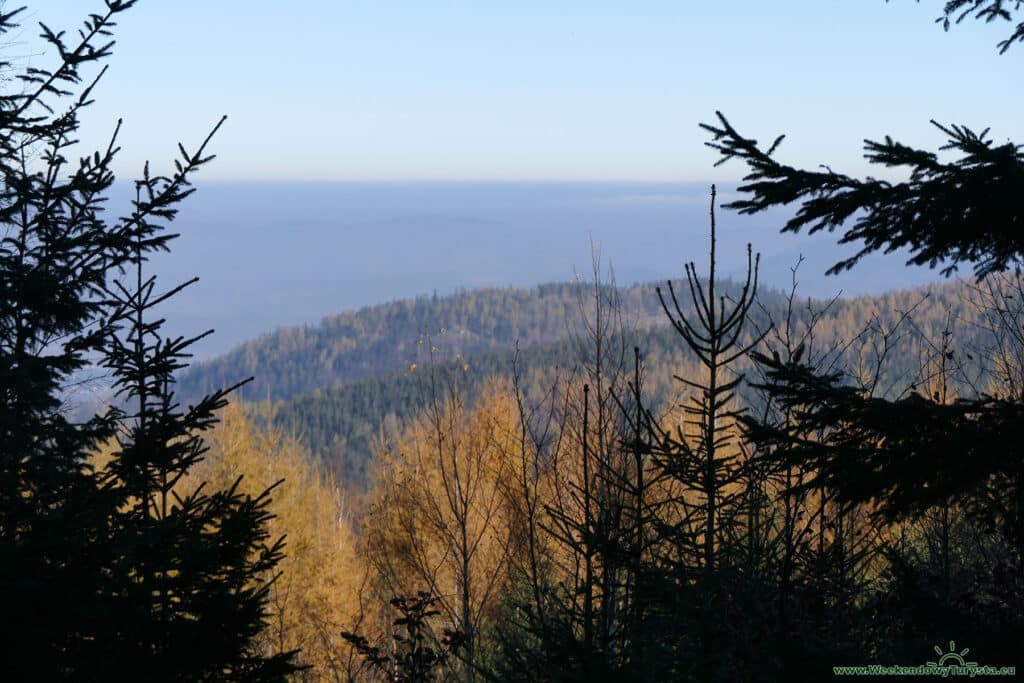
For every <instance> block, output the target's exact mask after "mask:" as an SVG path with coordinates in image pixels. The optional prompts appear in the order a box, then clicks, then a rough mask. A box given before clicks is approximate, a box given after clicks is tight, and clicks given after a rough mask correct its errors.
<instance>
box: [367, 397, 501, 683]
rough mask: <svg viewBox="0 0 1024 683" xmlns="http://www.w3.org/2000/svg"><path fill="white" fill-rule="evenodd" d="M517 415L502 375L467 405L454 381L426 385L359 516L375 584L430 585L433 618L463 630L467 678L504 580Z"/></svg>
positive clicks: (395, 587)
mask: <svg viewBox="0 0 1024 683" xmlns="http://www.w3.org/2000/svg"><path fill="white" fill-rule="evenodd" d="M517 419H518V413H517V412H516V407H515V403H514V401H513V399H512V396H511V395H510V392H509V391H508V389H507V387H505V386H503V385H502V383H501V382H498V381H490V382H488V383H487V385H486V387H485V389H484V391H483V395H482V397H481V398H480V399H479V400H478V401H477V402H476V405H475V407H474V408H473V409H472V410H470V409H468V408H467V407H466V405H465V403H464V402H463V398H462V396H461V395H460V393H459V391H458V389H457V387H454V386H448V387H445V388H444V389H438V390H436V391H434V392H433V396H432V401H431V403H430V405H429V407H428V408H427V409H426V410H425V411H423V412H422V413H420V414H419V415H418V416H417V417H416V418H415V419H413V420H412V421H411V422H410V423H409V425H408V426H407V427H406V429H405V430H404V432H403V434H402V435H401V437H400V438H399V439H398V441H397V443H396V444H395V445H394V446H393V447H392V448H390V449H389V450H388V451H386V452H385V453H382V454H381V455H380V461H379V465H378V467H379V469H378V478H377V484H376V487H375V490H374V493H373V497H372V504H371V505H370V508H369V511H368V513H367V517H366V520H365V523H364V533H365V544H366V552H367V556H368V561H369V563H370V565H371V566H372V567H373V568H374V569H375V571H376V573H377V576H378V577H379V580H380V581H381V582H382V583H383V584H384V586H383V589H384V590H385V591H386V592H390V594H391V595H395V594H402V593H406V594H408V593H412V592H415V591H417V590H426V591H429V592H430V593H431V594H433V595H434V596H436V597H437V598H439V602H438V605H437V607H438V609H440V611H441V617H442V619H443V620H444V621H445V622H446V623H447V625H449V626H451V627H454V628H456V629H458V630H459V631H460V632H461V633H462V634H463V635H464V636H465V647H464V648H463V650H462V651H461V657H462V659H463V666H462V667H461V672H460V673H461V677H462V678H463V679H464V680H467V681H472V680H474V678H475V677H476V673H477V672H476V670H477V667H478V666H479V664H480V662H479V661H478V658H479V657H480V652H479V650H480V647H481V643H482V640H483V639H484V638H485V634H486V631H487V630H488V627H489V626H490V625H491V624H493V623H494V619H495V617H496V616H497V609H498V600H499V597H500V592H501V588H502V587H503V585H504V584H505V581H506V580H507V566H508V556H509V548H510V547H511V544H510V538H509V537H510V520H509V514H508V512H509V508H508V505H507V504H506V498H505V496H506V492H507V486H506V484H507V480H508V478H509V476H510V472H511V469H510V468H511V462H510V459H509V454H511V453H513V452H515V448H514V447H513V443H512V440H513V439H515V438H516V437H515V434H516V423H517ZM382 597H384V598H387V597H390V595H385V596H382Z"/></svg>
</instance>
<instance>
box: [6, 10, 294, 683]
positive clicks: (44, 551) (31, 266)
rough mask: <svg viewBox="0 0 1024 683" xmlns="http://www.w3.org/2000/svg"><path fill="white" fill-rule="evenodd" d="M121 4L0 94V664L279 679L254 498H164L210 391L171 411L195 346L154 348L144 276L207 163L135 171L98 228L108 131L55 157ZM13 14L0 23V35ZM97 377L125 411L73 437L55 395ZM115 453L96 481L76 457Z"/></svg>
mask: <svg viewBox="0 0 1024 683" xmlns="http://www.w3.org/2000/svg"><path fill="white" fill-rule="evenodd" d="M134 4H135V2H134V0H106V2H105V3H104V7H103V10H102V12H101V13H99V14H93V15H90V16H89V18H88V19H87V20H86V21H85V23H84V25H83V28H82V29H81V30H80V31H79V32H78V39H77V41H75V42H74V43H68V42H66V40H65V36H64V33H62V32H54V31H52V30H50V29H49V28H48V27H46V26H42V38H43V39H44V40H45V41H46V42H47V44H48V45H49V46H50V47H51V48H52V51H53V52H54V53H55V54H56V58H57V65H56V66H55V67H54V68H52V69H46V68H37V67H28V68H26V69H25V70H24V71H22V72H20V73H18V72H17V71H15V73H18V77H17V80H16V81H15V87H14V88H12V89H11V90H9V91H6V92H4V93H2V94H0V173H2V181H0V225H2V227H0V234H2V241H0V291H2V295H0V597H2V599H3V602H4V604H5V612H6V614H5V617H6V619H7V621H8V623H9V624H11V625H12V626H13V628H12V629H8V632H9V634H8V636H6V637H5V638H3V639H0V654H2V655H3V660H4V667H5V676H7V677H9V678H10V679H11V680H123V679H127V678H133V679H134V680H142V679H145V680H199V679H203V680H281V679H282V678H283V677H284V676H285V675H286V674H287V673H288V672H290V671H293V670H294V669H295V667H294V665H292V664H291V663H290V661H291V658H292V654H293V653H287V652H285V653H261V652H257V651H254V649H253V646H252V643H253V640H254V636H255V635H256V633H257V632H258V631H259V629H261V628H262V626H263V618H264V611H265V609H264V608H265V599H266V590H267V586H268V582H269V581H271V580H272V579H273V575H274V567H275V565H276V564H277V562H278V560H279V559H280V557H281V548H282V541H272V540H271V539H270V538H269V533H268V529H267V522H268V520H269V518H270V515H269V513H268V511H267V504H268V501H269V494H270V492H269V491H267V492H265V493H264V494H263V495H261V496H258V497H256V498H252V497H248V496H243V495H241V494H240V493H238V491H237V490H236V489H234V488H232V489H230V490H228V491H217V492H214V491H211V492H206V491H204V490H203V489H202V488H201V487H200V489H199V490H193V491H183V490H181V488H180V487H178V485H179V484H180V483H181V480H182V477H183V476H184V475H185V474H186V473H187V472H188V470H189V468H190V467H191V465H193V464H194V463H195V462H196V461H197V460H198V459H199V458H201V457H202V455H203V453H204V452H205V448H204V446H203V443H202V440H201V438H200V436H199V433H200V432H201V431H202V430H204V429H206V428H208V427H209V426H211V425H212V424H213V423H214V422H215V420H216V418H215V415H214V411H215V410H216V409H217V408H219V407H221V406H223V405H224V396H225V394H226V392H225V391H219V392H216V393H214V394H213V395H212V396H210V397H207V398H205V399H204V400H202V401H200V402H199V403H197V405H196V406H194V407H192V406H190V407H189V408H187V409H182V408H181V407H180V406H179V405H178V404H177V403H176V401H175V398H174V393H173V386H174V381H173V373H174V372H175V371H176V370H177V369H179V368H180V367H182V365H183V362H184V359H185V358H187V355H188V354H187V348H188V346H189V345H190V344H191V343H192V342H193V341H195V339H182V338H174V339H167V338H164V337H163V336H162V335H161V332H160V328H161V325H162V320H159V319H154V318H153V316H152V311H151V309H152V308H153V307H154V306H156V305H158V304H159V303H160V302H162V301H164V300H166V299H167V298H168V297H170V296H173V295H174V294H175V293H176V292H177V291H180V289H181V288H182V287H184V286H185V285H181V286H178V287H173V288H171V289H170V290H169V291H167V292H164V293H158V292H157V290H156V283H155V280H154V279H153V278H152V277H145V276H144V271H143V265H144V263H145V262H146V259H147V257H148V255H150V254H152V253H153V252H155V251H159V250H166V249H167V248H168V243H169V241H170V240H171V239H173V237H174V235H171V234H169V233H167V232H166V230H165V225H166V223H167V222H169V221H170V220H172V219H173V218H174V215H175V211H176V207H177V205H178V204H179V203H180V202H181V201H182V200H183V199H184V198H185V197H187V196H188V195H189V194H190V193H191V191H192V190H191V188H190V184H189V179H190V177H191V176H192V175H193V174H194V172H195V171H196V170H198V169H199V168H200V167H201V166H203V165H204V164H205V163H207V162H208V161H209V160H210V159H211V158H212V157H209V156H205V151H204V150H205V147H206V143H205V142H204V144H203V145H201V146H200V148H199V149H198V151H197V152H195V153H193V154H190V153H187V152H186V151H185V149H184V148H181V153H182V158H181V160H180V161H178V162H177V164H176V172H175V173H174V174H173V175H172V176H171V177H167V178H165V177H151V176H150V174H149V171H148V167H147V169H146V171H145V174H144V177H143V179H142V181H140V182H139V183H138V184H137V187H138V189H139V195H138V198H137V200H136V202H135V204H134V210H133V211H132V212H131V213H130V215H128V216H127V217H125V218H123V219H119V220H114V221H109V222H108V221H107V220H105V218H104V216H103V213H102V212H103V209H104V203H105V201H106V192H107V191H108V190H109V189H110V187H111V184H112V183H113V180H114V177H113V173H112V172H111V170H110V167H111V162H112V160H113V158H114V156H115V154H116V152H117V149H118V148H117V144H116V137H117V131H116V129H115V132H114V134H113V136H112V138H111V141H110V143H109V145H108V146H107V147H106V149H104V150H103V151H101V152H97V153H95V154H92V155H90V156H86V157H83V158H81V159H80V160H78V163H77V164H75V163H73V162H71V161H69V160H68V158H67V156H68V155H69V154H70V152H71V150H72V146H73V145H74V144H75V143H76V139H75V136H76V133H77V130H78V126H79V116H80V114H81V111H82V110H83V109H84V108H85V107H87V106H88V105H89V104H90V102H91V99H90V98H91V92H92V88H93V86H94V85H95V83H96V81H98V80H99V78H100V77H101V76H102V73H103V72H102V71H100V73H99V76H97V77H96V78H95V79H94V80H92V81H83V78H84V75H83V70H84V69H86V68H88V67H89V66H90V65H94V64H97V63H100V62H102V61H104V60H105V59H106V58H107V57H109V56H110V54H111V49H112V47H113V41H112V40H110V36H111V29H112V28H113V27H114V25H115V22H114V20H115V18H116V17H117V16H118V15H120V14H121V13H122V12H124V11H126V10H128V9H129V8H131V7H132V6H133V5H134ZM19 12H20V10H15V11H12V12H6V13H3V14H0V33H2V34H8V33H9V32H10V31H11V30H13V29H14V28H15V26H16V24H15V19H16V17H17V15H18V14H19ZM3 67H4V68H5V69H10V70H15V67H14V65H12V64H11V63H9V62H5V63H3ZM218 127H219V125H218ZM215 130H216V129H215ZM211 135H212V133H211ZM208 141H209V138H207V142H208ZM97 365H103V366H105V367H107V368H109V369H110V370H111V371H112V374H113V377H114V379H115V386H116V387H117V389H118V390H119V392H120V396H121V397H122V398H123V399H125V401H126V407H125V408H124V409H123V410H122V409H118V408H112V409H109V410H108V411H106V412H105V413H104V414H102V415H97V416H96V417H94V418H92V419H90V420H88V421H86V422H85V423H75V422H72V421H71V420H70V419H69V418H68V417H67V415H66V413H65V411H64V410H63V405H62V402H63V399H64V394H63V390H64V388H65V386H66V385H68V384H70V383H71V382H74V381H78V379H79V374H80V373H81V372H82V371H84V370H86V369H87V368H89V367H95V366H97ZM115 436H116V438H117V441H118V444H119V447H118V448H117V449H116V452H115V454H114V457H113V460H112V461H111V462H109V463H108V464H107V465H106V466H105V467H103V468H101V469H99V470H97V469H96V468H95V467H93V466H92V464H91V463H90V457H91V455H92V454H93V452H94V451H96V450H97V449H98V448H99V447H100V446H101V445H103V443H104V442H106V441H107V440H109V439H110V438H112V437H115Z"/></svg>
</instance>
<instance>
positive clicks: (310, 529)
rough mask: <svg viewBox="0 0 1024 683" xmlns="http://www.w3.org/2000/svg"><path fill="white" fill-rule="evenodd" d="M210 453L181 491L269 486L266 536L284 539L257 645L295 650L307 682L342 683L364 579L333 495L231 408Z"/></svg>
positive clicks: (309, 464)
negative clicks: (348, 633) (346, 636)
mask: <svg viewBox="0 0 1024 683" xmlns="http://www.w3.org/2000/svg"><path fill="white" fill-rule="evenodd" d="M206 442H207V444H208V445H209V447H210V450H209V452H208V454H207V456H206V459H205V460H204V461H203V462H202V463H200V464H199V465H198V466H197V467H195V468H194V470H193V472H192V473H191V476H190V478H189V480H188V481H183V482H182V483H181V486H182V487H183V488H184V489H185V490H190V489H192V488H194V487H195V486H197V485H199V484H200V483H202V482H208V484H207V485H208V486H213V487H215V488H226V487H228V486H230V485H231V484H233V483H234V482H235V480H237V479H238V478H239V477H242V481H241V485H240V488H241V489H242V490H243V491H248V492H253V493H257V492H260V491H262V490H264V489H265V488H267V487H268V486H270V485H272V484H274V483H275V482H278V481H281V483H280V485H279V486H278V487H277V488H276V489H274V492H273V501H272V504H271V508H270V509H271V511H272V512H273V513H274V514H275V515H276V517H275V518H274V519H273V520H272V521H271V529H270V532H271V535H272V536H274V537H277V536H281V535H284V536H285V540H286V546H285V552H286V558H285V560H284V561H283V562H282V563H281V564H280V565H279V570H280V575H279V576H277V577H276V579H275V581H274V584H273V587H272V590H271V599H270V619H269V627H268V628H267V629H266V630H265V631H264V632H263V634H262V635H261V638H262V640H263V647H264V648H266V649H267V650H268V651H287V650H292V649H296V648H299V649H301V653H300V656H299V657H300V661H301V662H302V663H303V664H307V665H310V666H311V667H312V668H311V669H309V670H308V671H306V672H305V673H302V674H300V677H301V678H304V679H307V680H339V681H340V680H348V679H349V677H350V671H351V664H352V662H351V661H350V659H349V657H350V652H349V648H348V646H347V644H346V643H345V641H344V640H343V639H342V638H341V635H340V634H341V631H342V630H344V629H345V628H346V627H348V626H349V625H350V624H351V622H352V620H353V619H354V618H355V613H356V612H357V611H358V605H357V604H356V602H357V596H358V592H359V584H360V582H361V580H362V571H361V570H360V568H359V566H358V561H357V558H356V554H355V538H354V534H353V531H352V529H351V526H350V520H349V519H348V516H347V513H346V509H345V506H344V504H343V500H342V498H341V495H340V492H339V488H338V486H336V485H335V484H334V483H333V482H332V481H331V479H330V478H329V477H327V476H326V475H325V474H324V473H323V472H322V471H321V470H320V468H318V467H317V466H316V465H315V463H314V462H313V461H312V459H311V457H310V455H309V453H308V452H307V451H306V450H305V449H304V448H303V446H302V445H301V444H300V443H299V442H298V441H297V440H296V439H295V438H292V437H289V436H286V435H285V434H283V433H282V432H280V431H278V430H275V429H273V428H262V427H257V426H256V425H255V424H254V422H253V420H251V419H249V418H248V417H247V416H246V414H245V411H244V410H243V408H241V407H239V406H238V405H236V404H231V405H229V406H228V407H227V408H226V409H225V410H224V411H223V412H222V413H221V421H220V423H219V424H218V425H217V426H216V427H215V428H214V429H213V430H212V431H211V432H210V434H209V435H208V436H207V437H206Z"/></svg>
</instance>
